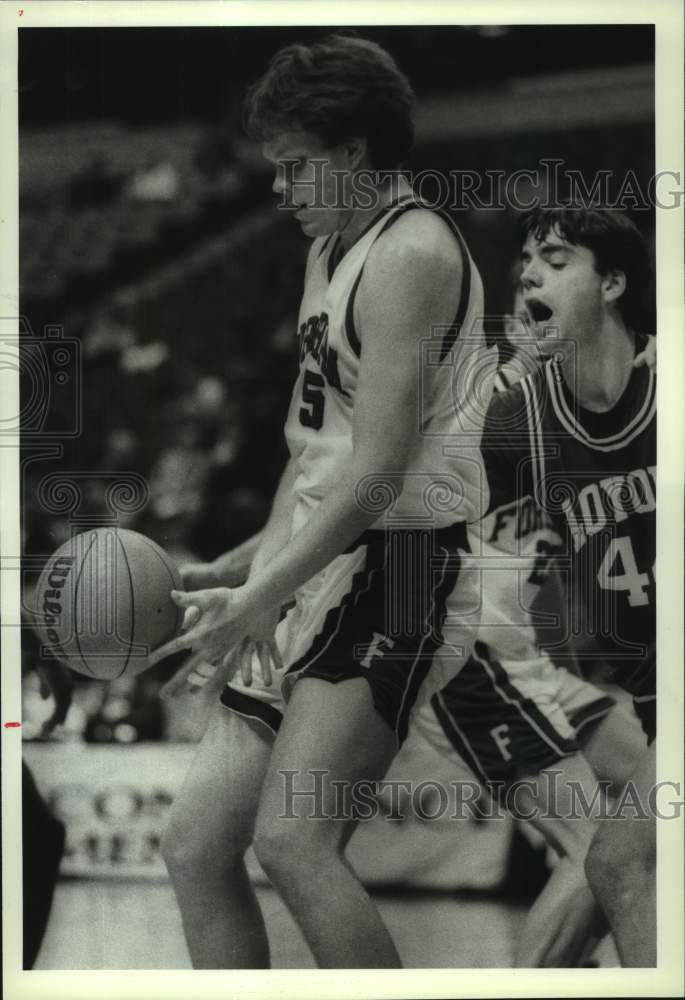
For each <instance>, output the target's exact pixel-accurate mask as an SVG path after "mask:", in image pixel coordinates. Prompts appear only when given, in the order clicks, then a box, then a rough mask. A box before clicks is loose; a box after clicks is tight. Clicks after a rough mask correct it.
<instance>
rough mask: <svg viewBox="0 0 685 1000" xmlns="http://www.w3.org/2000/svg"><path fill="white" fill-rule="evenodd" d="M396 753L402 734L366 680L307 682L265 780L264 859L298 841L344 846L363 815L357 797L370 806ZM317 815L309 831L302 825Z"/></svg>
mask: <svg viewBox="0 0 685 1000" xmlns="http://www.w3.org/2000/svg"><path fill="white" fill-rule="evenodd" d="M396 752H397V737H396V734H395V732H394V731H393V730H392V729H391V727H390V725H389V724H388V722H386V721H385V719H384V718H383V717H382V716H381V715H380V713H379V712H378V710H377V709H376V707H375V706H374V702H373V696H372V692H371V688H370V686H369V684H368V683H367V681H366V680H364V679H363V678H351V679H348V680H345V681H342V682H340V683H338V684H332V683H330V682H328V681H325V680H321V679H319V678H311V677H303V678H301V679H300V680H299V681H298V682H297V684H296V685H295V687H294V689H293V693H292V696H291V699H290V702H289V704H288V710H287V712H286V714H285V717H284V720H283V724H282V726H281V728H280V730H279V733H278V736H277V738H276V741H275V743H274V747H273V752H272V755H271V758H270V762H269V767H268V770H267V773H266V776H265V779H264V786H263V790H262V796H261V800H260V805H259V815H258V820H257V829H256V835H255V849H256V850H257V853H258V855H260V856H261V855H263V854H264V853H265V852H266V853H270V850H269V845H272V846H274V845H276V847H277V846H278V844H279V843H281V842H282V841H283V840H285V841H290V840H291V838H292V837H293V836H295V837H296V838H297V837H300V838H302V843H304V842H305V841H306V842H310V841H311V839H319V838H322V839H326V840H329V841H332V842H334V843H335V844H336V845H337V846H338V847H340V846H341V845H342V844H343V842H344V841H345V840H346V839H347V838H348V836H349V832H350V820H352V821H354V818H355V815H357V813H356V812H355V809H356V805H357V804H358V802H359V796H360V795H362V794H363V792H364V789H366V799H367V803H368V800H369V798H370V794H371V789H372V785H373V783H374V782H376V781H379V780H380V779H381V778H382V777H383V776H384V774H385V773H386V771H387V769H388V767H389V766H390V763H391V761H392V759H393V757H394V756H395V754H396ZM367 782H368V785H366V784H364V783H367ZM298 792H305V794H298ZM307 793H309V794H307ZM317 815H318V818H317V819H316V820H315V821H314V822H311V823H306V824H304V827H305V829H304V830H303V829H302V828H303V824H302V823H301V822H299V823H298V822H297V820H309V819H311V818H313V817H314V816H317ZM284 817H287V818H284ZM293 821H295V822H293ZM295 828H299V829H300V833H298V834H295Z"/></svg>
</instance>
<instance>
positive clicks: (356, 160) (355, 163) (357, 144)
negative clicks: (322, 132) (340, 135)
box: [342, 136, 366, 170]
mask: <svg viewBox="0 0 685 1000" xmlns="http://www.w3.org/2000/svg"><path fill="white" fill-rule="evenodd" d="M342 145H343V149H344V150H345V153H346V154H347V162H348V164H349V166H350V169H351V170H357V169H358V168H359V167H360V166H361V164H362V162H363V160H364V157H365V156H366V137H365V136H358V137H357V138H355V139H348V140H347V142H344V143H343V144H342Z"/></svg>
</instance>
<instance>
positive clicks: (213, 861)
mask: <svg viewBox="0 0 685 1000" xmlns="http://www.w3.org/2000/svg"><path fill="white" fill-rule="evenodd" d="M160 846H161V854H162V858H163V860H164V863H165V865H166V867H167V871H168V872H169V875H170V877H171V879H172V881H174V882H180V881H184V880H185V881H187V880H189V879H190V880H191V881H198V880H201V879H204V878H209V879H217V878H220V877H221V875H222V873H224V872H226V873H229V872H231V871H232V870H233V868H234V867H235V865H236V864H237V863H239V862H240V861H241V860H242V858H243V856H244V854H245V851H246V849H247V847H248V843H247V841H246V840H244V839H243V838H237V837H235V836H233V835H232V833H231V831H229V830H227V831H226V835H225V837H222V838H221V848H220V849H218V848H217V846H216V844H215V843H214V842H213V840H212V838H211V837H209V836H206V835H204V836H203V829H202V826H201V825H199V824H198V822H197V818H195V819H194V821H193V822H192V823H190V822H188V821H187V819H186V818H184V817H182V816H181V817H174V815H173V813H172V816H171V819H170V822H169V823H168V825H167V828H166V830H165V831H164V834H163V835H162V841H161V845H160Z"/></svg>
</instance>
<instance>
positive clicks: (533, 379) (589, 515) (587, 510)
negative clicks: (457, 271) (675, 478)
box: [482, 338, 656, 697]
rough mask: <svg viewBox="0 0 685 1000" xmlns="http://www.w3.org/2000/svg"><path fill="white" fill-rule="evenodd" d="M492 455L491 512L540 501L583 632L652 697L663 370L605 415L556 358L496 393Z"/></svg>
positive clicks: (487, 453) (630, 388) (489, 428)
mask: <svg viewBox="0 0 685 1000" xmlns="http://www.w3.org/2000/svg"><path fill="white" fill-rule="evenodd" d="M642 346H643V344H642V342H641V338H640V342H639V343H638V350H640V349H641V348H642ZM482 447H483V456H484V459H485V468H486V472H487V476H488V484H489V487H490V494H491V495H490V507H489V509H490V511H497V510H498V509H499V508H501V507H503V506H504V505H508V506H511V504H512V503H516V502H518V503H525V502H526V498H532V499H533V500H534V501H535V502H536V503H537V504H538V505H539V506H540V507H541V508H542V509H543V510H544V511H546V512H547V514H548V515H549V516H550V518H551V519H552V520H553V522H554V524H555V526H556V528H557V530H558V531H559V534H560V535H561V536H562V538H563V539H564V551H563V553H562V554H561V556H560V557H559V565H560V569H561V572H562V574H563V575H564V577H565V579H566V582H567V587H568V595H569V627H570V629H571V630H572V632H573V633H574V634H576V635H590V636H593V637H594V639H595V641H596V650H597V652H598V653H599V654H600V655H601V656H603V658H604V659H606V660H608V661H609V662H610V663H611V664H612V665H613V666H614V668H615V669H614V673H615V678H616V680H617V682H618V683H620V684H621V685H622V686H624V687H625V688H626V689H627V690H629V691H631V692H632V693H633V694H636V695H638V696H640V697H645V696H649V695H650V694H651V695H653V690H654V686H655V680H654V669H653V667H654V656H653V650H654V640H655V633H656V608H655V581H654V560H655V556H656V481H655V476H656V378H655V373H654V372H653V371H652V370H651V369H650V368H647V367H643V368H635V369H633V371H632V373H631V376H630V380H629V382H628V385H627V386H626V389H625V391H624V392H623V394H622V396H621V398H620V399H619V400H618V402H617V403H616V405H615V406H614V407H612V409H611V410H609V411H607V412H605V413H596V412H591V411H589V410H586V409H584V408H583V407H581V406H580V405H579V403H578V402H577V400H576V399H575V397H574V396H573V395H572V393H571V391H570V390H569V388H568V386H567V385H566V383H565V381H564V377H563V375H562V371H561V367H560V365H559V363H558V362H557V361H555V360H553V359H552V360H549V361H548V362H547V363H545V364H544V365H542V366H541V367H540V368H539V369H538V370H536V371H534V372H533V373H532V374H530V375H528V376H527V377H526V378H525V379H523V380H522V381H521V382H520V383H518V384H517V385H515V386H514V387H513V388H511V389H509V390H507V391H506V392H499V393H496V394H495V395H494V396H493V399H492V403H491V404H490V408H489V411H488V417H487V420H486V423H485V429H484V435H483V445H482ZM494 524H495V530H496V524H497V520H496V518H495V522H494ZM649 650H651V655H649V656H648V651H649ZM649 665H651V666H649ZM646 671H648V674H649V676H646Z"/></svg>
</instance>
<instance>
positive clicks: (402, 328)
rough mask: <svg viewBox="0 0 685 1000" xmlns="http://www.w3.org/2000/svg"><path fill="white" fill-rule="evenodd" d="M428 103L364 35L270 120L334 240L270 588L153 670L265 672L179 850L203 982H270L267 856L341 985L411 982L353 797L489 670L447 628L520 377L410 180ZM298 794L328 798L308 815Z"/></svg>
mask: <svg viewBox="0 0 685 1000" xmlns="http://www.w3.org/2000/svg"><path fill="white" fill-rule="evenodd" d="M411 105H412V92H411V89H410V87H409V84H408V83H407V81H406V79H405V78H404V76H403V75H402V74H401V73H400V71H399V70H398V69H397V67H396V66H395V64H394V62H393V61H392V59H391V58H390V56H389V55H388V54H387V53H386V52H384V51H383V50H382V49H381V48H380V47H379V46H377V45H375V44H373V43H370V42H367V41H363V40H361V39H356V38H349V37H340V36H333V37H331V38H329V39H326V40H324V41H322V42H319V43H317V44H314V45H312V46H308V47H306V46H303V45H295V46H290V47H289V48H287V49H284V50H282V51H281V52H279V53H278V54H277V55H276V56H275V57H274V59H273V60H272V62H271V64H270V66H269V69H268V71H267V73H266V74H265V76H264V77H263V78H262V80H260V81H259V82H258V84H257V85H256V86H255V87H254V88H253V90H252V92H251V95H250V98H249V102H248V112H249V122H250V127H251V130H252V132H253V134H256V135H258V136H259V137H260V138H261V140H262V141H263V143H264V152H265V155H266V156H267V158H268V159H269V160H270V161H271V162H273V164H274V166H275V169H276V182H275V184H274V190H275V192H276V193H277V194H278V195H279V196H281V198H282V199H283V201H284V203H285V204H286V205H287V207H288V209H289V210H290V211H291V212H292V213H293V216H294V219H295V220H296V221H297V222H298V223H299V224H300V226H301V228H302V230H303V232H304V233H305V235H306V236H308V237H309V238H310V239H312V241H313V242H312V246H311V249H310V253H309V259H308V263H307V269H306V276H305V288H304V295H303V300H302V307H301V310H300V316H299V321H298V327H299V328H298V344H299V357H300V373H299V377H298V379H297V382H296V384H295V388H294V392H293V397H292V402H291V405H290V410H289V414H288V418H287V422H286V438H287V442H288V447H289V451H290V461H289V463H288V466H287V468H286V470H285V473H284V475H283V478H282V481H281V484H280V486H279V489H278V491H277V495H276V499H275V501H274V505H273V509H272V512H271V516H270V519H269V522H268V524H267V526H266V529H265V531H264V533H263V535H262V538H261V542H260V546H259V550H258V552H257V554H256V557H255V559H254V561H253V563H252V567H251V570H250V575H249V578H248V580H247V582H246V584H245V585H244V586H242V587H239V588H236V589H233V590H229V589H226V588H216V589H210V590H204V591H199V592H192V593H188V594H176V595H175V598H176V600H177V602H178V603H179V604H180V605H181V606H184V607H186V608H188V609H189V611H188V613H187V615H186V621H187V625H188V630H187V632H186V633H185V635H183V636H182V637H181V638H179V639H177V640H174V641H172V642H171V643H169V644H167V645H166V646H165V647H163V648H162V649H160V650H158V651H157V652H156V654H155V656H154V657H153V658H152V659H153V661H157V660H159V659H162V658H163V657H164V656H166V655H168V654H170V653H172V652H175V651H177V650H179V649H186V648H192V649H193V651H194V652H195V653H197V654H200V655H202V656H203V657H204V658H205V659H206V660H208V661H209V662H210V663H222V664H224V665H226V664H227V663H229V664H233V663H234V662H235V658H236V656H237V658H238V661H239V663H240V669H241V676H240V677H237V676H235V677H233V679H232V680H231V681H230V682H229V684H228V685H227V687H226V688H225V690H224V692H223V694H222V696H221V704H220V705H218V706H217V709H216V711H215V713H214V716H213V718H212V719H211V721H210V723H209V727H208V731H207V734H206V736H205V738H204V739H203V741H202V743H201V745H200V748H199V751H198V754H197V757H196V760H195V763H194V764H193V765H192V767H191V771H190V774H189V775H188V778H187V780H186V782H185V784H184V787H183V790H182V792H181V794H180V796H179V798H178V799H177V801H176V803H175V805H174V809H173V812H172V817H171V822H170V826H169V830H168V832H167V835H166V838H165V845H164V856H165V858H166V861H167V865H168V867H169V870H170V873H171V877H172V881H173V884H174V887H175V890H176V895H177V898H178V901H179V904H180V908H181V912H182V915H183V922H184V928H185V932H186V937H187V940H188V944H189V947H190V952H191V956H192V960H193V964H194V965H195V966H196V967H220V968H225V967H246V968H255V967H263V966H267V965H268V963H269V952H268V942H267V939H266V934H265V930H264V923H263V920H262V916H261V913H260V911H259V907H258V905H257V902H256V899H255V896H254V892H253V890H252V888H251V886H250V883H249V881H248V878H247V873H246V871H245V866H244V861H243V856H244V853H245V850H246V849H247V847H248V846H249V845H250V843H252V844H253V846H254V849H255V852H256V854H257V857H258V859H259V860H260V862H261V864H262V866H263V868H264V869H265V870H266V872H267V874H268V875H269V877H270V879H271V881H272V883H273V884H274V886H275V887H276V889H277V890H278V891H279V893H280V894H281V896H282V898H283V899H284V901H285V903H286V905H287V906H288V908H289V909H290V911H291V913H292V914H293V916H294V917H295V919H296V921H297V922H298V924H299V926H300V928H301V930H302V932H303V934H304V937H305V939H306V940H307V943H308V944H309V946H310V948H311V949H312V952H313V954H314V956H315V958H316V961H317V962H318V964H319V965H320V966H323V967H338V968H340V967H366V968H368V967H392V966H398V965H399V957H398V955H397V952H396V950H395V947H394V944H393V942H392V940H391V938H390V935H389V934H388V932H387V930H386V928H385V927H384V925H383V923H382V921H381V920H380V917H379V914H378V912H377V910H376V908H375V906H374V905H373V903H372V902H371V900H370V899H369V897H368V895H367V894H366V892H365V890H364V889H363V887H362V885H361V883H360V882H359V881H358V879H357V878H356V876H355V875H354V873H353V872H352V871H351V869H350V868H349V866H348V865H347V864H346V862H345V860H344V858H343V850H344V846H345V843H346V841H347V839H348V838H349V835H350V833H351V831H352V829H353V828H354V819H355V815H354V813H353V812H351V811H349V805H350V801H349V795H347V796H345V795H343V801H342V810H343V814H344V815H346V817H347V819H346V820H345V821H344V822H343V821H341V820H340V815H341V789H346V790H347V792H348V793H349V791H350V789H353V788H355V787H357V786H358V783H359V782H374V781H375V780H378V779H381V778H382V777H383V775H384V774H385V772H386V770H387V768H388V766H389V764H390V762H391V760H392V758H393V757H394V755H395V753H396V752H397V749H398V747H399V746H400V744H401V743H402V741H403V739H404V737H405V735H406V729H407V723H408V716H409V713H410V711H411V708H412V706H413V704H414V703H415V701H416V699H417V696H418V695H419V692H421V696H422V697H423V698H427V697H428V696H429V695H430V693H431V691H432V690H435V689H437V688H438V687H440V686H441V685H442V684H444V683H445V681H446V680H447V679H448V678H449V676H450V675H451V674H452V673H453V672H454V671H455V670H456V669H458V666H459V665H460V664H461V663H462V662H463V660H464V658H465V656H466V655H468V645H469V643H470V641H471V636H472V634H473V630H472V629H470V628H466V627H461V625H458V626H453V627H452V628H451V629H450V631H449V634H444V635H443V633H442V631H441V626H442V623H443V619H444V617H445V609H446V603H447V600H448V598H449V602H450V618H451V619H452V620H458V621H459V622H461V621H463V620H465V618H461V617H460V616H459V614H458V611H459V606H460V602H461V603H462V604H463V605H464V606H465V607H467V608H468V611H469V612H470V613H471V614H472V616H473V615H474V614H475V611H474V607H476V605H475V604H474V600H473V598H472V597H471V595H470V594H468V593H467V592H468V589H469V587H470V586H471V584H472V583H473V582H474V581H473V579H472V578H471V579H470V573H469V571H468V570H465V569H464V565H463V563H464V560H463V558H462V557H463V555H464V553H465V552H466V551H467V548H468V542H467V537H466V529H465V522H466V520H467V519H473V518H474V517H478V516H479V513H480V506H481V503H482V502H483V499H484V492H483V490H484V487H483V476H482V466H481V458H480V450H479V445H480V434H481V425H482V420H483V419H484V414H485V409H486V408H487V403H488V400H489V396H490V393H491V388H492V380H493V376H494V368H495V361H496V357H495V352H494V350H491V351H487V350H486V348H485V342H484V337H483V335H482V327H479V320H480V318H481V317H482V314H483V301H482V286H481V282H480V277H479V275H478V272H477V270H476V268H475V266H474V264H473V262H472V260H471V258H470V255H469V253H468V250H467V249H466V247H465V245H464V243H463V240H462V239H461V236H460V234H459V232H458V230H457V229H456V227H455V226H454V224H453V223H452V222H451V221H450V220H449V218H448V217H446V216H441V215H440V214H439V213H437V212H432V211H428V210H425V209H424V208H422V207H421V206H420V205H418V204H417V203H416V202H415V200H414V198H413V195H412V191H411V188H410V187H409V185H408V183H407V182H406V181H405V180H404V179H403V178H402V177H401V176H400V175H398V173H397V168H398V166H399V165H400V164H401V162H402V160H403V158H404V157H405V156H406V154H407V152H408V150H409V148H410V145H411V141H412V127H411ZM383 170H386V171H387V170H389V171H392V172H393V173H392V175H391V176H390V178H387V177H386V178H385V179H384V178H383V177H382V176H381V175H379V174H378V171H383ZM362 182H363V183H362ZM362 188H363V190H362ZM355 192H356V194H357V195H359V197H357V198H356V199H355V198H354V197H353V196H354V194H355ZM284 606H285V607H284ZM281 609H283V611H282V610H281ZM283 613H284V614H285V617H282V618H281V621H280V624H279V625H278V627H276V625H277V622H278V619H279V617H280V616H281V615H282V614H283ZM472 620H473V619H472ZM274 633H275V644H274ZM443 639H444V640H445V642H446V644H447V649H448V652H449V651H450V650H451V655H445V653H444V652H443V655H442V656H441V658H440V663H439V664H435V663H434V653H435V651H436V649H437V648H438V646H439V645H440V644H441V642H442V640H443ZM236 649H238V652H237V653H236ZM286 702H287V707H286ZM315 771H316V772H317V773H318V775H319V781H320V796H319V798H318V799H317V804H318V814H317V813H316V811H315V813H314V815H315V816H317V817H318V818H314V819H312V795H311V790H312V787H313V781H314V780H315V778H314V776H313V772H315ZM287 773H290V774H294V776H295V780H294V786H295V788H296V789H300V790H303V791H307V792H308V794H307V795H304V796H302V795H300V796H293V797H291V799H290V800H287V799H286V798H285V797H284V793H285V788H286V782H285V781H284V774H287ZM346 809H347V811H346ZM284 816H285V818H284Z"/></svg>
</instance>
